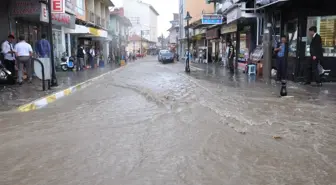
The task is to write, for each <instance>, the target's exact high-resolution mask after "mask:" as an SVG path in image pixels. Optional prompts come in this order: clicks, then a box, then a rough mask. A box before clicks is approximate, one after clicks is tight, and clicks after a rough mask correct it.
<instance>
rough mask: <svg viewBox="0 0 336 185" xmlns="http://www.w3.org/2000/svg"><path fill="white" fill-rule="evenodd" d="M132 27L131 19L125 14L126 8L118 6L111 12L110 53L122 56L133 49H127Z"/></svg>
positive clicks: (109, 30)
mask: <svg viewBox="0 0 336 185" xmlns="http://www.w3.org/2000/svg"><path fill="white" fill-rule="evenodd" d="M131 27H132V24H131V22H130V20H129V19H128V18H127V17H125V16H124V8H116V9H114V10H113V11H111V13H110V24H109V29H108V32H109V36H110V39H111V41H110V48H109V53H110V54H112V53H113V54H114V56H121V54H122V53H123V54H125V53H127V52H132V50H127V46H128V35H129V29H130V28H131Z"/></svg>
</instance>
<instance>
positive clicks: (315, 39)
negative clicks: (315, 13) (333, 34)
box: [305, 26, 323, 86]
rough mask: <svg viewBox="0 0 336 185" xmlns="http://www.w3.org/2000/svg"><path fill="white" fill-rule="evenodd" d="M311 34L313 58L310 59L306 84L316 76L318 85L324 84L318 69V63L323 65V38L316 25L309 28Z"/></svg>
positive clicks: (311, 53) (311, 54)
mask: <svg viewBox="0 0 336 185" xmlns="http://www.w3.org/2000/svg"><path fill="white" fill-rule="evenodd" d="M309 35H310V36H311V37H312V41H311V43H310V56H311V59H310V60H309V62H308V66H307V72H306V73H307V75H306V82H305V85H308V84H310V83H311V81H312V79H313V76H314V77H315V82H316V84H317V86H322V83H321V79H320V74H319V71H318V65H322V60H323V48H322V39H321V36H320V35H319V34H318V33H317V28H316V26H312V27H310V28H309Z"/></svg>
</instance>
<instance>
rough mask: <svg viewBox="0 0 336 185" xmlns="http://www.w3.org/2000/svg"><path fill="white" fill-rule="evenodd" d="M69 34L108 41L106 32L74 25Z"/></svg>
mask: <svg viewBox="0 0 336 185" xmlns="http://www.w3.org/2000/svg"><path fill="white" fill-rule="evenodd" d="M70 33H72V34H80V35H84V37H98V38H104V39H108V34H107V31H106V30H101V29H97V28H92V27H86V26H83V25H78V24H76V26H75V29H74V30H72V31H71V32H70Z"/></svg>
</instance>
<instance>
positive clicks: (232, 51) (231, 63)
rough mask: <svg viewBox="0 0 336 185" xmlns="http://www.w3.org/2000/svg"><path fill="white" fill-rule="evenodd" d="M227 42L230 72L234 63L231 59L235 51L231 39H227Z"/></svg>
mask: <svg viewBox="0 0 336 185" xmlns="http://www.w3.org/2000/svg"><path fill="white" fill-rule="evenodd" d="M227 43H228V46H227V47H228V62H229V69H230V72H231V73H233V72H234V64H233V62H234V61H233V60H234V56H235V52H234V50H235V49H234V46H233V44H232V41H231V40H228V41H227Z"/></svg>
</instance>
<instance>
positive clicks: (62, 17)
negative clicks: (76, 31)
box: [51, 14, 70, 24]
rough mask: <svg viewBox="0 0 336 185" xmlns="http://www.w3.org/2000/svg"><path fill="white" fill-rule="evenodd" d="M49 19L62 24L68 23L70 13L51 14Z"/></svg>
mask: <svg viewBox="0 0 336 185" xmlns="http://www.w3.org/2000/svg"><path fill="white" fill-rule="evenodd" d="M51 19H52V20H53V21H56V22H59V23H62V24H70V15H68V14H52V15H51Z"/></svg>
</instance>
